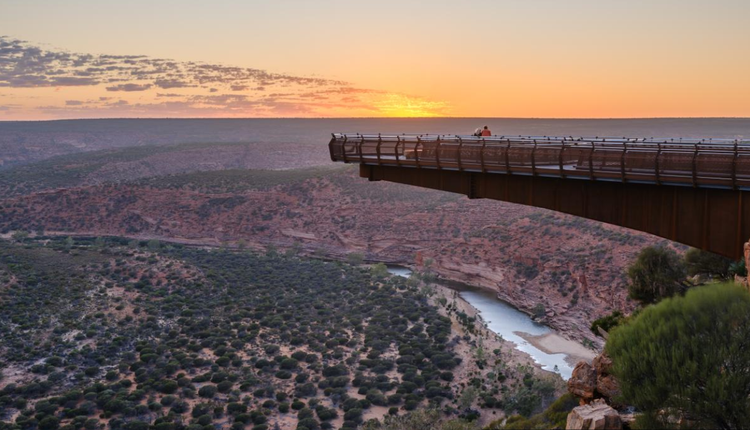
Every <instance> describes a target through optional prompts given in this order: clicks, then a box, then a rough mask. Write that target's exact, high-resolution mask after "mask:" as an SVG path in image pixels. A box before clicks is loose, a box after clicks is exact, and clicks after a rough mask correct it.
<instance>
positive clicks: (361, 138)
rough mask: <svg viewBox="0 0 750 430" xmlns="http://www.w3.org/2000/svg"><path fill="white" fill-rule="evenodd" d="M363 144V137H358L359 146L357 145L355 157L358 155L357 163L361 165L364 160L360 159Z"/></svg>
mask: <svg viewBox="0 0 750 430" xmlns="http://www.w3.org/2000/svg"><path fill="white" fill-rule="evenodd" d="M364 143H365V136H363V135H360V136H359V145H357V155H359V162H360V163H362V162H363V161H364V160H363V159H362V145H363V144H364Z"/></svg>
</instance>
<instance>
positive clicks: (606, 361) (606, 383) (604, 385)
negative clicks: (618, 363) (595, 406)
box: [568, 353, 620, 403]
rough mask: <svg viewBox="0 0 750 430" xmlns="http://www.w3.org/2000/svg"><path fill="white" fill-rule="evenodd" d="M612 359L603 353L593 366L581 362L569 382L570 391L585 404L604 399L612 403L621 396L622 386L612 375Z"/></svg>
mask: <svg viewBox="0 0 750 430" xmlns="http://www.w3.org/2000/svg"><path fill="white" fill-rule="evenodd" d="M611 372H612V359H611V358H609V356H607V355H606V354H604V353H602V354H600V355H598V356H596V358H594V360H593V361H592V363H591V364H588V363H586V362H583V361H582V362H580V363H578V364H577V365H576V367H575V368H574V369H573V374H572V376H571V377H570V379H569V380H568V391H569V392H570V393H572V394H574V395H576V396H578V397H580V398H581V401H582V402H583V403H589V402H591V401H592V400H594V399H600V398H603V399H605V400H606V401H607V402H610V403H612V399H614V398H616V397H617V396H618V395H619V394H620V386H619V384H618V383H617V380H616V379H615V377H614V376H613V375H612V373H611Z"/></svg>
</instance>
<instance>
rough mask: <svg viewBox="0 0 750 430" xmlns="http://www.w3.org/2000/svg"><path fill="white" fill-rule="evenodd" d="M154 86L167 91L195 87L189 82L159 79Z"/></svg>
mask: <svg viewBox="0 0 750 430" xmlns="http://www.w3.org/2000/svg"><path fill="white" fill-rule="evenodd" d="M154 85H156V86H157V87H159V88H162V89H165V90H168V89H170V88H187V87H194V86H195V85H191V84H190V82H189V81H183V80H180V79H157V80H155V81H154Z"/></svg>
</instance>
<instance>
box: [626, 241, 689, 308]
mask: <svg viewBox="0 0 750 430" xmlns="http://www.w3.org/2000/svg"><path fill="white" fill-rule="evenodd" d="M628 277H629V278H630V286H629V287H628V291H629V293H630V297H631V298H632V299H634V300H638V301H640V302H641V303H643V304H649V303H655V302H658V301H659V300H661V299H663V298H666V297H671V296H673V295H675V294H677V293H680V292H682V291H683V290H684V288H683V285H682V283H683V281H684V280H685V265H684V264H683V262H682V260H681V259H680V257H679V255H677V253H676V252H674V251H673V250H671V249H669V248H663V247H653V246H649V247H646V248H643V250H642V251H641V253H640V254H638V258H637V259H636V261H635V262H634V263H633V264H632V265H631V266H630V267H629V268H628Z"/></svg>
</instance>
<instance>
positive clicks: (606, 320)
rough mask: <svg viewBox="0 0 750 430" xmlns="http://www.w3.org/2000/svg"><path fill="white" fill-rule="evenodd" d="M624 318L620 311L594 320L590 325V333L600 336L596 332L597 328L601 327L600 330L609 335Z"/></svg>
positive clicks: (597, 331)
mask: <svg viewBox="0 0 750 430" xmlns="http://www.w3.org/2000/svg"><path fill="white" fill-rule="evenodd" d="M624 318H625V317H623V315H622V312H620V311H614V312H612V313H611V314H609V315H607V316H603V317H601V318H597V319H595V320H594V322H592V323H591V332H592V333H594V334H595V335H597V336H601V334H600V333H599V330H598V327H601V328H602V330H604V331H606V332H607V333H609V332H610V331H611V330H612V329H613V328H615V327H617V326H618V325H620V323H622V322H623V320H624Z"/></svg>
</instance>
